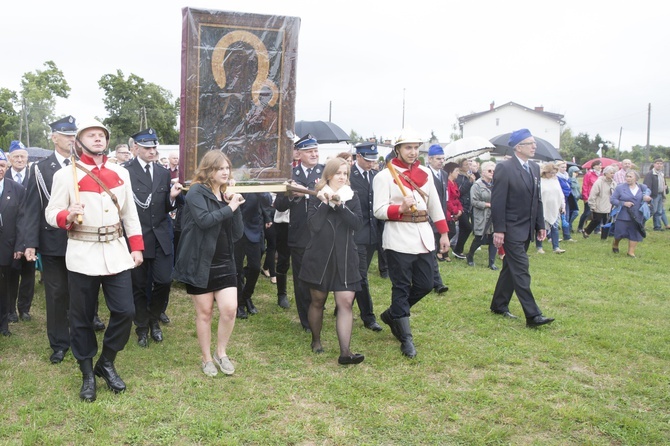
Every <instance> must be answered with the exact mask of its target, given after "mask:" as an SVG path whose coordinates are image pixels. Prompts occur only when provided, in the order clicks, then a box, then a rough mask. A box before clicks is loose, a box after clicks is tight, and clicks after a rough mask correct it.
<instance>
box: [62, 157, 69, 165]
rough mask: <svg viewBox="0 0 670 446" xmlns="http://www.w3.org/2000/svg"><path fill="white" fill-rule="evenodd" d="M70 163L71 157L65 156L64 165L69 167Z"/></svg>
mask: <svg viewBox="0 0 670 446" xmlns="http://www.w3.org/2000/svg"><path fill="white" fill-rule="evenodd" d="M69 165H70V158H65V159H64V160H63V166H65V167H67V166H69Z"/></svg>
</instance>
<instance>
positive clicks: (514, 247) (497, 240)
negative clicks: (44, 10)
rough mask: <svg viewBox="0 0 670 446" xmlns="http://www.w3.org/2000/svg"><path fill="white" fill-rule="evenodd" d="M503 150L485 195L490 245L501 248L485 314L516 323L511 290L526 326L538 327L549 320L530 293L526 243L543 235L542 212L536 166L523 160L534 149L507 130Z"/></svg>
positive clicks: (523, 133)
mask: <svg viewBox="0 0 670 446" xmlns="http://www.w3.org/2000/svg"><path fill="white" fill-rule="evenodd" d="M509 146H510V147H513V148H514V156H513V157H512V158H510V159H508V160H506V161H503V162H502V163H499V164H498V165H497V166H496V176H495V181H494V182H493V190H492V192H491V220H492V222H493V243H494V244H495V246H496V247H498V248H499V247H500V246H503V247H504V248H505V258H504V260H503V267H502V271H501V272H500V276H498V283H497V284H496V289H495V291H494V293H493V300H492V301H491V311H492V312H494V313H496V314H500V315H502V316H504V317H507V318H511V319H516V316H514V315H513V314H512V313H510V311H509V302H510V300H511V299H512V293H513V292H515V293H516V296H517V298H518V299H519V302H520V303H521V307H522V308H523V312H524V314H525V316H526V325H527V326H528V327H531V328H532V327H538V326H540V325H545V324H549V323H551V322H553V321H554V319H553V318H547V317H544V316H543V315H542V311H540V308H539V307H538V306H537V304H536V303H535V298H534V297H533V293H532V291H531V290H530V272H529V271H528V254H527V252H526V251H527V250H528V245H529V243H530V241H531V239H532V238H533V235H534V234H535V233H536V232H537V239H538V240H540V241H542V240H544V239H545V238H546V237H547V231H546V230H545V227H544V214H543V212H542V194H541V191H540V167H539V166H538V165H537V164H535V163H534V162H533V161H529V159H531V158H533V156H534V155H535V149H536V148H537V146H536V143H535V138H533V135H531V133H530V131H528V129H521V130H517V131H515V132H512V135H511V136H510V139H509Z"/></svg>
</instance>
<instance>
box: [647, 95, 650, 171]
mask: <svg viewBox="0 0 670 446" xmlns="http://www.w3.org/2000/svg"><path fill="white" fill-rule="evenodd" d="M650 133H651V102H650V103H649V106H648V109H647V158H649V161H651V153H650V152H651V147H650V146H649V134H650Z"/></svg>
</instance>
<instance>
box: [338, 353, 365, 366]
mask: <svg viewBox="0 0 670 446" xmlns="http://www.w3.org/2000/svg"><path fill="white" fill-rule="evenodd" d="M364 359H365V356H363V355H361V354H359V353H353V354H351V355H350V356H340V357H339V358H337V363H338V364H340V365H351V364H360V363H361V362H363V360H364Z"/></svg>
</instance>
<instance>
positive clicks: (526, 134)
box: [507, 129, 533, 147]
mask: <svg viewBox="0 0 670 446" xmlns="http://www.w3.org/2000/svg"><path fill="white" fill-rule="evenodd" d="M531 136H533V135H531V134H530V130H528V129H520V130H515V131H513V132H512V134H511V135H510V137H509V143H508V144H507V145H508V146H510V147H516V145H517V144H519V143H520V142H521V141H523V140H524V139H526V138H530V137H531Z"/></svg>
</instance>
